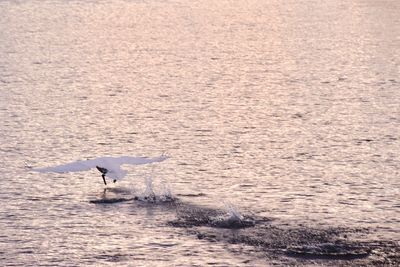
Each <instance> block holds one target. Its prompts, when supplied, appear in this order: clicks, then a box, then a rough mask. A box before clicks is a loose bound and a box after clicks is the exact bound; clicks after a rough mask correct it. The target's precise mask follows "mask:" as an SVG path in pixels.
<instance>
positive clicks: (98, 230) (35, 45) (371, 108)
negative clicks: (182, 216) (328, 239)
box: [0, 0, 400, 266]
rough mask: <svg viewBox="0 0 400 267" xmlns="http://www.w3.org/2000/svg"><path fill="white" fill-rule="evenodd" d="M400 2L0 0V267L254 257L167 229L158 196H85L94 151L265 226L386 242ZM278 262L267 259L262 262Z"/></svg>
mask: <svg viewBox="0 0 400 267" xmlns="http://www.w3.org/2000/svg"><path fill="white" fill-rule="evenodd" d="M399 101H400V2H399V1H397V0H382V1H374V0H354V1H333V0H332V1H330V0H329V1H322V0H312V1H309V0H301V1H298V0H289V1H278V0H270V1H262V0H250V1H225V0H223V1H211V0H204V1H201V0H199V1H198V0H195V1H183V0H176V1H147V0H143V1H123V0H115V1H114V0H112V1H102V0H93V1H79V0H76V1H66V0H54V1H47V0H46V1H39V0H37V1H35V0H21V1H17V0H15V1H13V0H10V1H7V0H5V1H0V121H1V125H0V139H1V142H0V162H1V164H0V171H1V174H2V175H1V187H0V188H1V190H0V199H1V200H2V205H1V206H0V229H1V231H0V262H1V265H3V266H4V265H19V266H20V265H24V266H29V265H32V266H37V265H39V264H40V265H49V266H56V265H61V266H65V265H69V266H74V265H75V266H76V265H85V266H90V265H110V266H115V265H122V266H124V265H130V266H171V265H176V266H192V265H200V266H204V265H208V264H209V265H217V266H226V265H231V266H232V265H239V266H240V265H251V266H254V265H265V264H268V262H269V261H268V260H266V259H264V258H263V257H262V256H260V255H258V254H257V253H256V252H255V251H254V249H253V248H251V247H249V246H246V245H240V244H227V243H223V242H209V241H206V240H202V239H198V238H196V237H195V236H193V235H190V234H188V233H187V231H186V230H184V229H181V228H174V227H172V226H168V225H167V223H166V222H167V221H168V220H172V219H174V218H175V216H176V214H175V212H174V211H172V210H171V209H170V208H168V207H166V206H164V205H149V204H146V203H141V202H123V203H116V204H108V205H100V204H93V203H90V200H93V199H98V198H101V197H102V195H103V188H104V186H103V184H102V181H101V177H100V175H99V173H97V172H96V171H94V170H93V171H91V172H84V173H71V174H53V173H48V174H41V173H33V172H30V171H29V169H28V168H26V167H25V164H28V165H31V166H35V167H45V166H51V165H56V164H61V163H66V162H70V161H74V160H78V159H86V158H94V157H97V156H104V155H115V156H118V155H136V156H158V155H160V154H161V153H163V152H167V153H168V154H169V155H170V156H171V158H170V159H169V160H168V161H166V162H163V163H161V164H158V165H157V166H154V167H152V166H147V167H146V166H145V167H140V168H138V167H127V169H128V170H130V174H129V175H128V177H126V178H125V180H123V181H121V183H117V184H116V185H115V186H114V187H115V189H114V190H113V191H112V192H107V194H109V195H110V194H111V196H117V197H121V196H132V195H133V194H135V193H137V192H142V191H143V190H144V187H145V182H144V177H145V176H146V175H147V174H148V173H153V176H154V183H155V188H156V189H158V190H160V189H159V188H160V184H161V182H162V181H167V183H169V186H170V188H171V190H172V192H173V194H174V195H175V196H176V197H177V198H179V199H180V201H182V202H185V203H193V204H194V205H204V206H208V207H213V208H224V204H223V203H229V202H230V203H233V205H235V206H236V208H237V209H238V210H239V211H241V212H243V213H247V214H256V215H258V216H266V217H270V218H274V224H276V225H307V226H312V227H320V226H324V225H325V226H326V225H329V226H332V227H344V226H346V227H354V228H368V229H369V230H370V232H371V235H372V237H371V238H377V239H381V240H395V241H399V240H400V232H399V226H400V219H399V213H400V174H399V169H400V136H399V132H400V105H399ZM275 263H276V264H279V260H278V261H277V262H275Z"/></svg>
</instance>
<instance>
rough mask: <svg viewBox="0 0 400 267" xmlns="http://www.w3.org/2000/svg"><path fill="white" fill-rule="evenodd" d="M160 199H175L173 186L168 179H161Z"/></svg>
mask: <svg viewBox="0 0 400 267" xmlns="http://www.w3.org/2000/svg"><path fill="white" fill-rule="evenodd" d="M160 199H161V200H163V201H168V200H172V199H174V197H173V195H172V191H171V187H170V185H169V183H167V181H165V180H162V181H161V194H160Z"/></svg>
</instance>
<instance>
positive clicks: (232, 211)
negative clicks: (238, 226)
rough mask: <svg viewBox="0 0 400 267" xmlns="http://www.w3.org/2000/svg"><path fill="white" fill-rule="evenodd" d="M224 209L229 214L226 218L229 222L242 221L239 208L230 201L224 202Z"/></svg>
mask: <svg viewBox="0 0 400 267" xmlns="http://www.w3.org/2000/svg"><path fill="white" fill-rule="evenodd" d="M224 206H225V209H226V211H227V213H228V215H229V217H228V218H227V220H228V221H231V222H241V221H243V219H244V217H243V215H242V214H240V212H239V210H238V209H237V208H236V207H235V206H234V205H233V204H232V203H231V202H229V201H228V202H224Z"/></svg>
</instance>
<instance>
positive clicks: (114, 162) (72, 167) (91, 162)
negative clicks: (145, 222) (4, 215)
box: [32, 155, 168, 185]
mask: <svg viewBox="0 0 400 267" xmlns="http://www.w3.org/2000/svg"><path fill="white" fill-rule="evenodd" d="M167 158H168V157H167V156H165V155H161V156H159V157H156V158H145V157H130V156H122V157H101V158H96V159H88V160H78V161H75V162H71V163H67V164H64V165H58V166H54V167H48V168H39V169H32V170H33V171H37V172H56V173H64V172H80V171H88V170H90V169H93V168H96V169H97V170H99V172H101V177H102V178H103V182H104V184H105V185H107V182H106V178H105V177H106V176H107V177H109V178H112V179H113V182H114V183H115V182H116V181H117V180H120V179H122V178H123V177H125V175H126V174H127V173H128V172H127V171H125V170H123V169H121V165H124V164H131V165H141V164H149V163H155V162H161V161H164V160H166V159H167Z"/></svg>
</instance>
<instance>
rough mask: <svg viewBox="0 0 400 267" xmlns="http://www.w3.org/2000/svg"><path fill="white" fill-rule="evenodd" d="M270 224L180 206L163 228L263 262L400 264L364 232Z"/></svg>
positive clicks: (394, 249) (390, 246) (394, 248)
mask: <svg viewBox="0 0 400 267" xmlns="http://www.w3.org/2000/svg"><path fill="white" fill-rule="evenodd" d="M271 222H272V219H271V218H266V217H257V216H241V215H240V217H239V218H238V217H234V216H233V217H232V215H231V216H230V217H229V216H228V217H227V212H226V211H222V210H218V209H212V208H205V207H199V206H194V205H188V204H184V203H180V204H179V205H178V206H177V218H176V219H175V220H173V221H169V222H168V225H170V226H173V227H179V228H185V229H186V230H187V232H188V233H189V234H191V235H194V236H196V237H197V238H198V239H204V240H207V241H210V242H223V243H229V244H242V245H247V246H252V247H254V248H255V250H256V251H257V252H259V253H260V255H262V256H261V257H266V258H268V259H278V260H279V261H280V262H283V263H284V264H288V265H303V264H306V265H307V264H309V263H310V262H313V263H315V262H316V264H323V265H331V266H335V265H336V264H338V262H340V265H376V264H378V265H382V264H383V265H385V264H389V265H393V266H398V264H399V263H400V245H399V244H396V243H388V242H380V243H376V242H373V241H370V242H367V241H360V240H365V236H366V235H367V234H368V233H369V231H368V229H365V228H363V229H361V228H357V229H356V228H344V227H341V228H339V227H336V228H334V227H326V228H313V227H307V226H291V225H289V224H284V223H281V224H279V225H276V224H272V223H271Z"/></svg>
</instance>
